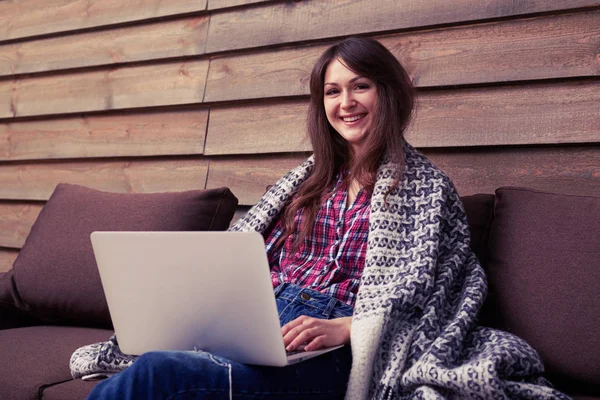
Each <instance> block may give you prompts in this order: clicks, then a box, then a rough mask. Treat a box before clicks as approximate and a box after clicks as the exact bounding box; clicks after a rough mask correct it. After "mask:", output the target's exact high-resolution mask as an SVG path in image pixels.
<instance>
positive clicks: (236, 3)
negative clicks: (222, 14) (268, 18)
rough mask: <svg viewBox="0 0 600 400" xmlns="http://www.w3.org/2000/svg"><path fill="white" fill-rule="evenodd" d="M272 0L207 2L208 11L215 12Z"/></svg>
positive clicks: (214, 0) (221, 0)
mask: <svg viewBox="0 0 600 400" xmlns="http://www.w3.org/2000/svg"><path fill="white" fill-rule="evenodd" d="M267 1H272V0H208V9H209V10H217V9H220V8H228V7H236V6H242V5H247V4H255V3H264V2H267Z"/></svg>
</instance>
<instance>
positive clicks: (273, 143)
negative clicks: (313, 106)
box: [205, 101, 311, 155]
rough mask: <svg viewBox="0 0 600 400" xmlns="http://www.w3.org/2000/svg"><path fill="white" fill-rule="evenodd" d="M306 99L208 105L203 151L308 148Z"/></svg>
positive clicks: (211, 152)
mask: <svg viewBox="0 0 600 400" xmlns="http://www.w3.org/2000/svg"><path fill="white" fill-rule="evenodd" d="M307 109H308V106H307V102H306V101H291V102H290V101H282V102H271V103H267V104H258V105H242V106H234V107H212V108H211V110H210V123H209V129H208V132H207V137H206V147H205V154H207V155H215V154H254V153H272V152H280V151H293V152H297V151H308V150H310V149H311V146H310V141H309V139H308V136H307V132H306V112H307Z"/></svg>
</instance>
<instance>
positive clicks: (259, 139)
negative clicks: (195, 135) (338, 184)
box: [205, 80, 600, 155]
mask: <svg viewBox="0 0 600 400" xmlns="http://www.w3.org/2000/svg"><path fill="white" fill-rule="evenodd" d="M307 109H308V102H307V101H306V100H298V101H291V102H277V103H275V102H272V103H267V104H256V105H244V106H230V107H223V108H214V109H213V110H211V117H210V123H209V126H208V133H207V139H206V148H205V153H206V154H211V155H217V154H252V153H279V152H289V151H291V152H296V151H309V150H310V149H311V147H310V142H309V141H308V139H307V138H306V131H305V126H306V125H305V120H306V112H307ZM406 137H407V138H408V140H409V141H410V142H411V143H413V144H414V145H415V146H418V147H456V146H495V145H498V146H500V145H517V144H519V145H523V144H552V143H599V142H600V81H597V80H589V81H581V82H570V83H552V84H539V85H523V86H506V87H493V88H476V89H461V90H439V91H431V92H426V93H421V94H420V95H419V97H418V100H417V111H416V116H415V118H414V119H413V122H412V124H411V125H410V126H409V128H408V130H407V133H406Z"/></svg>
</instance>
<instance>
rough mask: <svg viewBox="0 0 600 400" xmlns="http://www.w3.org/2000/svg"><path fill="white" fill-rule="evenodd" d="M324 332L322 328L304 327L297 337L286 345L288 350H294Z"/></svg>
mask: <svg viewBox="0 0 600 400" xmlns="http://www.w3.org/2000/svg"><path fill="white" fill-rule="evenodd" d="M321 334H322V330H321V329H320V328H308V329H304V330H303V331H301V332H300V333H298V334H297V335H296V337H295V338H294V339H293V340H292V341H291V342H290V344H289V345H287V346H286V350H287V351H293V350H295V349H297V348H298V346H300V345H301V344H303V343H306V342H309V341H311V340H312V339H313V338H315V337H316V336H319V335H321Z"/></svg>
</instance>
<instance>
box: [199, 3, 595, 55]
mask: <svg viewBox="0 0 600 400" xmlns="http://www.w3.org/2000/svg"><path fill="white" fill-rule="evenodd" d="M598 5H600V0H555V1H545V0H529V1H512V2H502V1H500V2H493V1H480V0H455V1H447V0H430V1H421V0H404V1H389V0H354V1H335V2H332V1H327V2H326V1H295V2H291V1H286V2H281V3H275V4H267V5H265V6H263V7H251V8H241V9H233V10H231V11H229V12H223V13H217V14H213V15H212V16H211V21H210V27H209V31H208V42H207V47H206V51H207V52H208V53H213V52H216V51H225V50H233V49H242V48H251V47H258V46H267V45H272V44H281V43H291V42H297V41H304V40H315V39H322V38H328V37H336V36H345V35H354V34H360V33H373V32H382V31H389V30H402V29H409V28H417V27H424V26H432V25H439V24H453V23H462V22H466V21H477V20H482V19H490V18H503V17H511V16H517V15H526V14H530V13H539V12H549V11H560V10H567V9H573V8H579V7H592V6H598Z"/></svg>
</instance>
